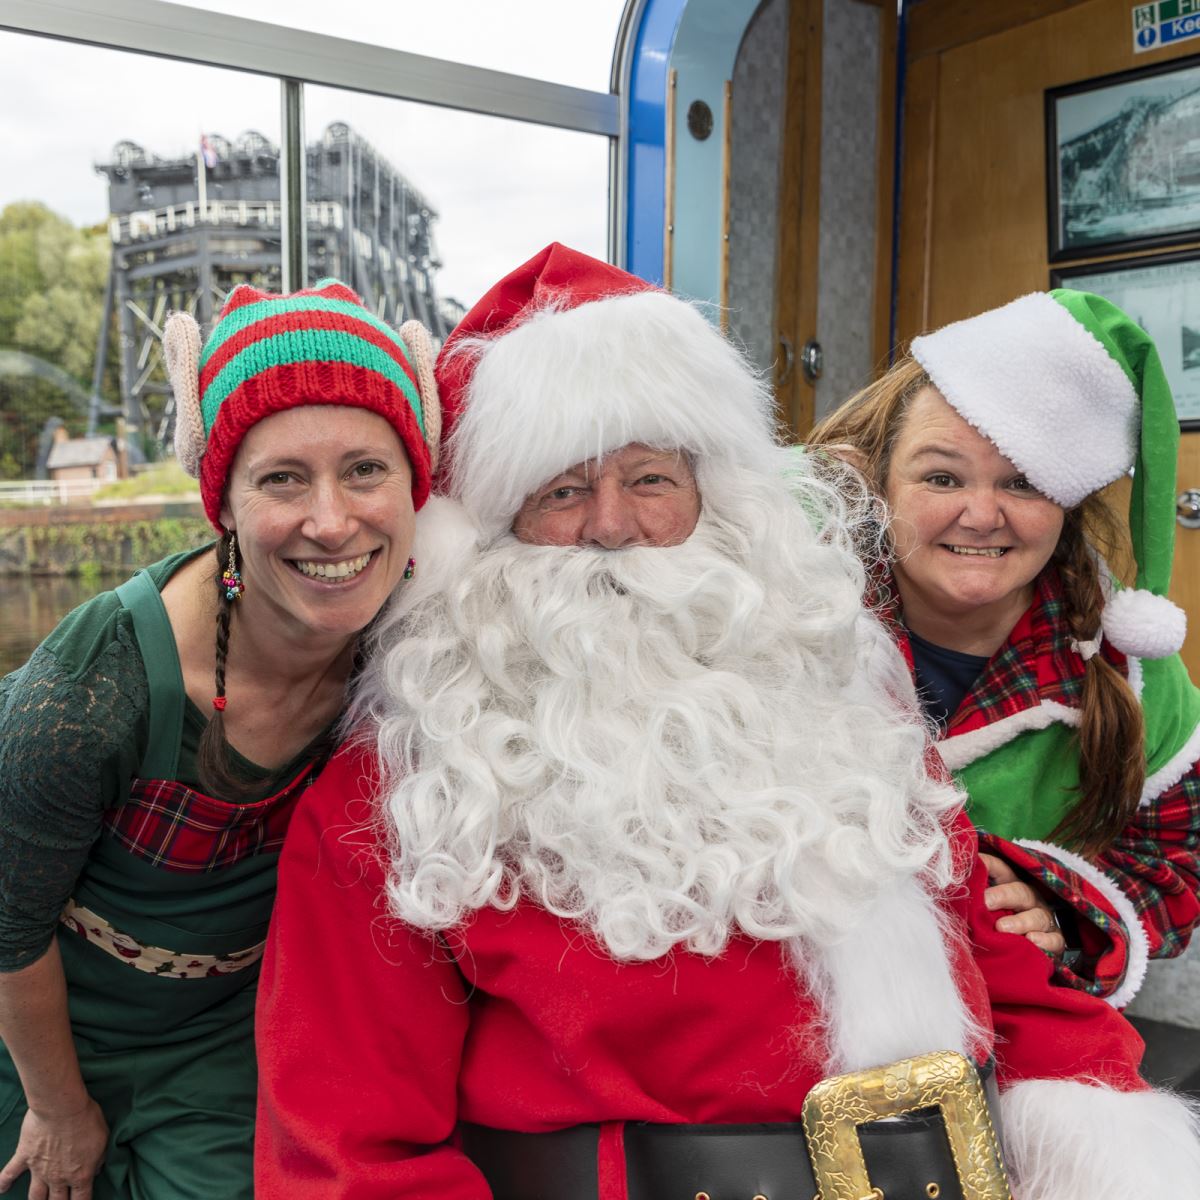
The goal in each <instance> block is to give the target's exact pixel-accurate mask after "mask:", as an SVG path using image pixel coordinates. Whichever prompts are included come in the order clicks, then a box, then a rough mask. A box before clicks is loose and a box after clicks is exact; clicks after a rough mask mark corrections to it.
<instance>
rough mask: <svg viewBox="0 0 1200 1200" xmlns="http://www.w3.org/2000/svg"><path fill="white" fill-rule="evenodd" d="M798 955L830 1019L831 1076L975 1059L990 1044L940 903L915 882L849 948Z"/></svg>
mask: <svg viewBox="0 0 1200 1200" xmlns="http://www.w3.org/2000/svg"><path fill="white" fill-rule="evenodd" d="M791 950H792V954H793V956H794V957H795V959H796V963H797V966H798V968H799V970H800V972H801V974H802V975H803V976H804V977H805V978H806V980H807V982H808V985H809V987H810V989H811V990H812V991H813V994H814V997H815V998H816V999H817V1002H818V1004H819V1005H820V1007H821V1009H822V1011H823V1012H824V1013H825V1014H826V1020H827V1022H828V1030H829V1033H828V1039H829V1041H828V1054H829V1061H828V1068H829V1071H830V1073H831V1074H833V1073H838V1072H842V1071H859V1070H864V1069H866V1068H868V1067H876V1066H878V1065H879V1064H880V1063H887V1062H894V1061H895V1060H896V1059H900V1058H910V1057H912V1056H913V1055H917V1054H925V1053H928V1052H930V1051H934V1050H957V1051H958V1052H959V1053H960V1054H966V1055H968V1056H970V1055H972V1053H973V1052H974V1051H976V1050H977V1049H979V1048H980V1046H981V1044H983V1043H985V1042H986V1041H987V1036H986V1035H985V1034H984V1033H983V1032H982V1031H981V1030H980V1029H979V1028H978V1027H977V1026H976V1024H975V1022H974V1021H973V1020H972V1018H971V1016H970V1014H969V1013H968V1012H967V1008H966V1005H964V1004H963V1001H962V997H961V996H960V995H959V991H958V987H957V985H956V984H955V982H954V977H953V976H952V974H951V971H950V957H949V954H948V948H947V946H946V943H945V940H944V935H943V931H942V927H941V922H940V921H939V920H938V915H937V911H936V908H935V906H934V903H933V901H932V900H931V899H930V898H929V896H928V894H927V893H926V892H925V891H924V889H923V888H922V887H921V885H920V884H919V883H918V882H917V880H915V879H911V878H910V879H902V880H900V881H899V882H897V883H896V884H895V885H894V886H893V887H890V888H887V889H885V890H884V891H883V892H882V893H881V895H880V897H879V899H878V900H877V901H876V903H875V906H874V910H873V911H872V912H871V913H869V914H868V915H867V916H866V918H865V919H864V920H863V922H862V924H861V925H860V926H859V928H858V929H856V930H855V932H854V934H853V935H852V936H850V937H848V938H846V939H845V940H844V941H843V942H842V943H841V944H839V945H834V946H828V947H825V948H823V949H820V950H816V951H814V949H813V948H812V947H808V946H805V945H804V944H797V945H794V946H792V947H791ZM814 954H815V955H816V959H817V962H818V963H819V966H818V967H817V968H816V969H815V970H814V968H813V963H812V958H813V956H814Z"/></svg>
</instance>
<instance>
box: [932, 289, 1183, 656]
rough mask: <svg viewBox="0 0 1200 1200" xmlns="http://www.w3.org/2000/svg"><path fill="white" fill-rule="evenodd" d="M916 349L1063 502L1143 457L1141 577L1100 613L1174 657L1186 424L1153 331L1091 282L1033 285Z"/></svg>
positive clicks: (1076, 499) (1137, 479)
mask: <svg viewBox="0 0 1200 1200" xmlns="http://www.w3.org/2000/svg"><path fill="white" fill-rule="evenodd" d="M912 354H913V357H914V358H915V359H916V360H917V361H918V362H919V363H920V364H921V366H922V367H924V368H925V371H926V373H927V374H928V375H929V378H930V379H931V380H932V381H933V384H934V386H935V387H936V388H937V389H938V391H939V392H941V393H942V395H943V396H945V397H946V399H947V400H948V401H949V403H950V404H951V405H952V406H953V407H954V408H955V409H956V410H957V411H958V413H959V415H960V416H962V417H963V418H964V419H965V420H966V421H967V422H969V423H970V424H971V425H973V426H974V427H975V428H976V429H978V430H979V432H980V433H982V434H983V435H984V436H985V437H986V438H987V439H988V440H989V441H991V442H992V443H993V444H994V445H995V446H996V448H997V449H998V450H999V451H1000V453H1001V454H1003V455H1004V457H1005V458H1007V459H1009V460H1010V461H1011V462H1012V463H1013V464H1014V465H1015V466H1017V467H1018V468H1019V469H1020V470H1021V471H1022V472H1023V473H1024V475H1025V477H1026V478H1027V479H1028V480H1029V482H1030V483H1032V484H1033V486H1034V487H1036V488H1037V489H1038V491H1040V492H1042V493H1043V494H1044V495H1046V496H1049V497H1050V499H1051V500H1053V501H1054V502H1055V503H1057V504H1061V505H1062V506H1063V507H1064V508H1074V507H1075V505H1077V504H1079V503H1080V502H1081V501H1082V500H1084V499H1085V498H1086V497H1088V496H1090V495H1091V494H1092V493H1093V492H1097V491H1099V490H1100V489H1101V488H1102V487H1105V486H1106V485H1108V484H1110V483H1112V482H1113V481H1114V480H1116V479H1119V478H1120V477H1121V476H1122V475H1124V474H1125V473H1126V472H1127V471H1128V470H1129V469H1130V467H1132V468H1133V490H1132V494H1131V497H1130V502H1129V531H1130V535H1131V537H1132V540H1133V551H1134V556H1135V558H1136V560H1137V586H1136V587H1135V588H1129V589H1120V588H1117V587H1116V586H1115V585H1114V589H1113V591H1112V593H1111V594H1110V595H1109V597H1108V599H1107V601H1106V603H1105V606H1104V612H1103V616H1102V619H1101V624H1102V626H1103V632H1104V637H1105V638H1106V639H1107V640H1108V641H1109V643H1110V644H1111V645H1113V646H1115V647H1116V648H1117V649H1118V650H1120V651H1122V652H1123V653H1125V654H1129V655H1133V656H1134V657H1137V658H1164V657H1166V656H1167V655H1168V654H1174V653H1175V652H1176V651H1178V650H1179V648H1180V647H1181V646H1182V645H1183V638H1184V633H1185V632H1186V627H1187V620H1186V617H1185V615H1184V613H1183V612H1182V610H1181V609H1179V608H1178V607H1176V606H1175V605H1174V604H1172V603H1171V601H1170V600H1168V599H1167V596H1166V593H1167V590H1168V588H1169V587H1170V584H1171V560H1172V556H1173V554H1174V549H1175V469H1176V456H1177V454H1178V450H1179V422H1178V419H1177V418H1176V416H1175V405H1174V402H1173V401H1172V399H1171V389H1170V386H1169V385H1168V383H1167V378H1166V374H1165V373H1164V371H1163V367H1162V363H1161V362H1160V360H1159V357H1158V350H1157V349H1156V348H1155V345H1154V342H1153V341H1152V340H1151V338H1150V335H1149V334H1148V333H1146V331H1145V330H1144V329H1142V328H1141V327H1140V326H1139V325H1138V324H1137V323H1136V322H1135V321H1133V320H1132V319H1131V318H1130V317H1128V316H1126V314H1125V313H1123V312H1122V311H1121V310H1120V309H1119V308H1117V306H1116V305H1115V304H1111V303H1110V302H1109V301H1107V300H1105V299H1103V298H1102V297H1100V296H1094V295H1092V294H1091V293H1089V292H1076V291H1070V290H1068V289H1065V288H1059V289H1057V290H1055V291H1052V292H1034V293H1032V294H1031V295H1028V296H1022V297H1020V298H1019V299H1017V300H1014V301H1012V303H1010V304H1005V305H1004V306H1003V307H1001V308H994V309H992V310H991V311H990V312H985V313H981V314H980V315H979V316H977V317H970V318H968V319H967V320H965V321H957V322H955V323H954V324H953V325H947V326H946V327H945V328H944V329H939V330H937V331H936V332H935V333H931V334H927V335H925V336H923V337H918V338H914V339H913V343H912Z"/></svg>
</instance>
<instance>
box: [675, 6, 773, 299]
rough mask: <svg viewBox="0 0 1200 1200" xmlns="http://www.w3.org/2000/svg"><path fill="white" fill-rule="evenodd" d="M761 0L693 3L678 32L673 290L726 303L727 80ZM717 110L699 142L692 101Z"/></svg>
mask: <svg viewBox="0 0 1200 1200" xmlns="http://www.w3.org/2000/svg"><path fill="white" fill-rule="evenodd" d="M758 6H759V0H689V3H688V5H687V8H686V9H685V11H684V13H683V19H682V20H681V21H680V23H679V31H678V33H676V35H675V44H674V47H673V49H672V51H671V64H670V65H671V67H672V68H674V69H675V71H677V72H678V76H677V78H678V88H677V92H676V100H675V105H676V108H675V120H676V125H675V214H674V218H675V221H674V223H675V246H674V257H673V267H674V269H673V278H672V281H671V282H672V289H673V290H674V291H675V292H677V293H678V294H679V295H681V296H687V297H690V298H691V299H695V300H703V301H719V300H720V291H721V257H722V252H723V249H724V231H723V229H722V227H721V195H722V181H721V166H722V158H723V155H724V146H725V116H724V109H725V82H726V80H729V79H732V78H733V66H734V61H735V60H736V58H737V52H738V47H739V46H740V45H741V43H742V36H743V34H744V33H745V31H746V26H747V25H748V24H749V23H750V19H751V17H753V16H754V13H755V10H756V9H757V8H758ZM697 100H702V101H703V102H704V103H705V104H707V105H708V107H709V108H710V109H711V110H712V115H713V130H712V133H711V134H710V135H709V136H708V137H707V138H705V139H704V140H703V141H698V140H697V139H696V138H694V137H693V136H692V135H691V133H689V132H688V127H687V113H688V108H689V106H690V105H691V104H692V103H694V102H695V101H697Z"/></svg>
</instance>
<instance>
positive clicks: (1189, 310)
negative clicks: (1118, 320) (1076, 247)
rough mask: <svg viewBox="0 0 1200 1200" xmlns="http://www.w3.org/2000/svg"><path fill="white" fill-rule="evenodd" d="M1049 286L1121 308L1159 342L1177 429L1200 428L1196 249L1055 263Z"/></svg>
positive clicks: (1198, 259)
mask: <svg viewBox="0 0 1200 1200" xmlns="http://www.w3.org/2000/svg"><path fill="white" fill-rule="evenodd" d="M1050 286H1051V287H1068V288H1078V289H1079V290H1080V291H1084V292H1095V293H1096V294H1097V295H1098V296H1103V297H1104V298H1105V299H1106V300H1111V301H1112V302H1113V303H1114V304H1116V305H1118V306H1119V307H1120V308H1123V309H1124V310H1125V311H1126V312H1127V313H1128V314H1129V315H1130V316H1131V317H1132V318H1133V319H1134V320H1135V321H1136V322H1137V323H1138V324H1139V325H1140V326H1141V327H1142V328H1143V329H1144V330H1145V331H1146V332H1147V333H1148V334H1149V335H1150V336H1151V337H1152V338H1153V339H1154V341H1155V344H1156V345H1157V346H1158V353H1159V355H1160V357H1161V358H1162V364H1163V369H1164V370H1165V371H1166V373H1167V382H1168V383H1170V385H1171V394H1172V396H1174V397H1175V411H1176V412H1177V413H1178V415H1179V424H1180V427H1181V428H1183V429H1185V430H1200V250H1189V251H1184V252H1182V253H1179V254H1156V255H1150V256H1148V257H1143V258H1128V259H1117V260H1115V261H1110V262H1106V263H1092V264H1089V265H1088V266H1086V267H1056V268H1055V269H1053V270H1052V271H1051V272H1050Z"/></svg>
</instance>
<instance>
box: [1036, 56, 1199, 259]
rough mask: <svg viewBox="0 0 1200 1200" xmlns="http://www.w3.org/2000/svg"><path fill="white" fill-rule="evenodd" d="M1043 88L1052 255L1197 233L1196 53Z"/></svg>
mask: <svg viewBox="0 0 1200 1200" xmlns="http://www.w3.org/2000/svg"><path fill="white" fill-rule="evenodd" d="M1045 96H1046V193H1047V227H1048V230H1049V241H1050V261H1051V262H1061V261H1064V260H1067V259H1078V258H1090V257H1094V256H1095V255H1097V254H1111V253H1114V252H1127V251H1132V250H1135V249H1149V248H1151V247H1155V248H1160V247H1164V246H1174V245H1180V244H1182V243H1186V242H1193V241H1200V140H1198V139H1197V137H1196V130H1197V128H1200V55H1192V56H1190V57H1188V58H1178V59H1174V60H1171V61H1168V62H1163V63H1156V64H1154V65H1153V66H1149V67H1140V68H1135V69H1134V70H1130V71H1121V72H1118V73H1116V74H1113V75H1103V76H1100V77H1099V78H1096V79H1089V80H1086V81H1084V82H1082V83H1072V84H1067V85H1065V86H1063V87H1057V88H1047V89H1046V93H1045Z"/></svg>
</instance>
